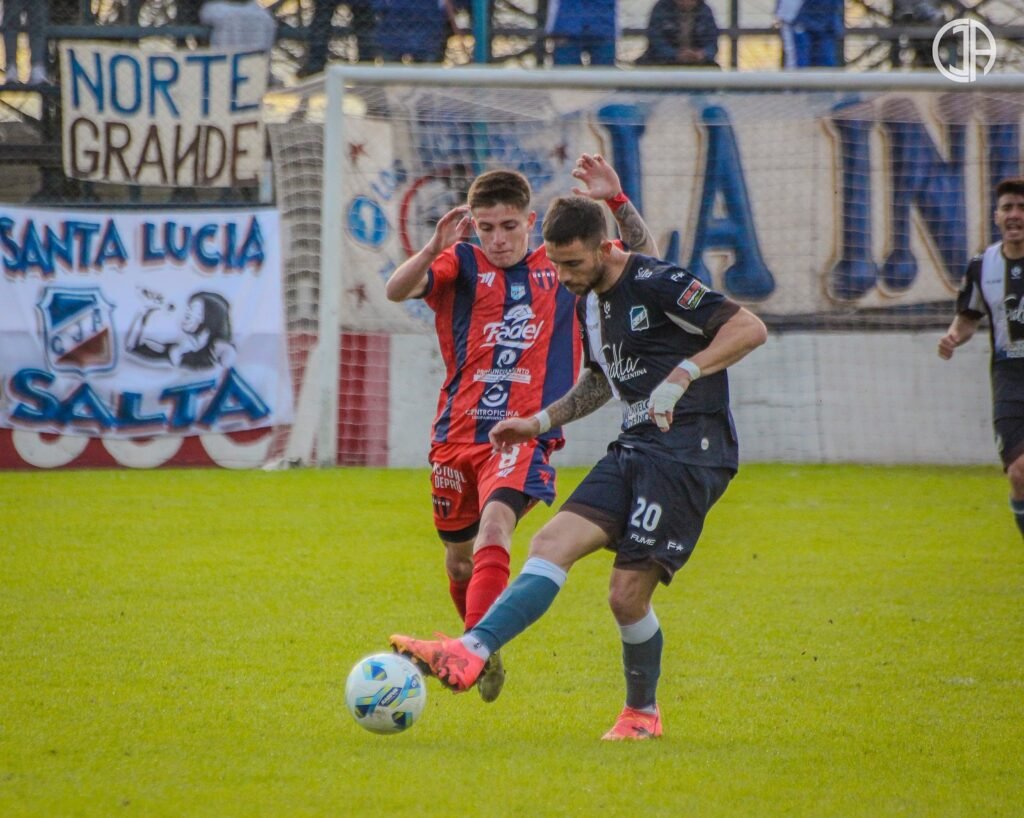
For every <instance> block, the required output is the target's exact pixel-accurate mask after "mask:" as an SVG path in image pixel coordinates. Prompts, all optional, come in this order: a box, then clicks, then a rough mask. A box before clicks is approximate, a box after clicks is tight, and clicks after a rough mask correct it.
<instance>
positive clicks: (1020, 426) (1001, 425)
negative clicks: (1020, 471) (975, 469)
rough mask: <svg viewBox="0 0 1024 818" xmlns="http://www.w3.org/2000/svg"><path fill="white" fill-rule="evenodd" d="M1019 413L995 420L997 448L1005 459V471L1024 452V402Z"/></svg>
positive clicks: (1003, 459)
mask: <svg viewBox="0 0 1024 818" xmlns="http://www.w3.org/2000/svg"><path fill="white" fill-rule="evenodd" d="M1020 408H1021V410H1022V411H1021V412H1020V413H1019V414H1017V415H1008V414H1007V415H1004V416H1003V417H997V418H996V419H995V420H994V421H993V424H992V425H993V427H994V429H995V435H996V449H997V450H998V451H999V457H1000V458H1001V459H1002V461H1003V471H1006V470H1007V469H1008V468H1010V464H1011V463H1013V461H1014V460H1016V459H1017V458H1018V457H1020V456H1021V455H1022V454H1024V404H1021V405H1020Z"/></svg>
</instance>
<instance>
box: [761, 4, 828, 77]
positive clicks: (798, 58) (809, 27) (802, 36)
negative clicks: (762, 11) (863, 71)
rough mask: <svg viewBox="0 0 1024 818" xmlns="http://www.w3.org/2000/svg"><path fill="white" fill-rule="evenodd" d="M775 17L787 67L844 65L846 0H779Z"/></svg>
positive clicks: (784, 63) (784, 62)
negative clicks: (844, 0) (842, 48)
mask: <svg viewBox="0 0 1024 818" xmlns="http://www.w3.org/2000/svg"><path fill="white" fill-rule="evenodd" d="M775 20H776V22H777V23H778V26H779V31H780V34H781V36H782V56H783V65H784V66H785V67H786V68H811V67H835V66H840V65H842V64H843V55H842V52H841V48H840V44H841V42H842V37H843V27H844V23H843V0H778V2H777V3H776V5H775Z"/></svg>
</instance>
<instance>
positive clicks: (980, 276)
mask: <svg viewBox="0 0 1024 818" xmlns="http://www.w3.org/2000/svg"><path fill="white" fill-rule="evenodd" d="M994 219H995V223H996V227H998V228H999V232H1000V234H1001V235H1002V240H1001V241H997V242H995V243H994V244H991V245H989V247H988V248H987V249H986V250H985V252H984V253H982V254H981V255H979V256H976V257H975V258H973V259H971V261H970V263H969V264H968V265H967V274H966V275H965V276H964V280H963V284H962V285H961V287H960V293H959V294H958V295H957V299H956V316H955V317H954V318H953V322H952V323H951V324H950V325H949V329H948V330H947V331H946V334H945V335H943V336H942V338H940V339H939V357H940V358H943V359H945V360H948V359H950V358H952V357H953V351H954V350H955V349H956V348H957V347H958V346H960V345H961V344H965V343H967V341H969V340H970V339H971V338H972V337H973V336H974V333H975V332H977V330H978V325H979V324H980V323H981V319H982V318H983V317H985V316H986V315H988V319H989V334H990V336H991V341H992V359H991V360H992V363H991V373H992V423H993V426H994V427H995V435H996V447H997V448H998V449H999V456H1000V458H1001V459H1002V461H1003V469H1004V470H1005V471H1006V476H1007V478H1008V479H1009V481H1010V508H1011V510H1012V511H1013V514H1014V518H1015V519H1016V521H1017V527H1018V528H1019V529H1020V531H1021V534H1022V535H1024V178H1021V179H1004V180H1003V181H1002V182H1000V183H999V184H998V185H997V186H996V211H995V216H994Z"/></svg>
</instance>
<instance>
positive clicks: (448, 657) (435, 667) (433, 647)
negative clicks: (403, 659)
mask: <svg viewBox="0 0 1024 818" xmlns="http://www.w3.org/2000/svg"><path fill="white" fill-rule="evenodd" d="M438 636H441V637H442V638H441V639H440V640H438V641H428V640H426V639H413V638H412V637H411V636H403V635H402V634H399V633H396V634H392V636H391V637H390V638H389V639H388V641H389V642H390V643H391V647H392V649H393V650H395V651H396V652H398V653H401V654H403V655H404V656H408V657H409V658H410V659H412V660H413V661H414V662H415V663H416V664H418V665H419V666H420V668H421V669H423V671H424V672H425V673H429V674H430V675H431V676H436V677H437V678H438V680H439V681H440V682H441V684H443V685H444V686H445V687H449V688H451V689H452V690H454V691H455V692H456V693H461V692H462V691H464V690H469V689H470V688H471V687H472V686H473V685H474V684H476V680H477V679H478V678H480V674H481V673H482V672H483V669H484V663H485V660H483V659H481V658H480V657H479V656H477V655H476V654H475V653H473V652H472V651H471V650H469V649H468V648H467V647H466V646H465V645H463V644H462V642H461V641H460V640H458V639H449V638H447V637H446V636H443V635H442V634H438Z"/></svg>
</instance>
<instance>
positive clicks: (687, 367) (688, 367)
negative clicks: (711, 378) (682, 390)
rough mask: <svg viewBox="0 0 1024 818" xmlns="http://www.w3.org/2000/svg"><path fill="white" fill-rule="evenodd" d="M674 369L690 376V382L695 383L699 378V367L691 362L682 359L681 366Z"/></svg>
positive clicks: (678, 365)
mask: <svg viewBox="0 0 1024 818" xmlns="http://www.w3.org/2000/svg"><path fill="white" fill-rule="evenodd" d="M676 369H681V370H683V372H685V373H687V374H688V375H689V376H690V380H691V381H695V380H697V378H699V377H700V367H699V366H697V364H695V363H694V362H693V361H690V360H687V359H684V360H683V362H682V363H681V364H677V365H676Z"/></svg>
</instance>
